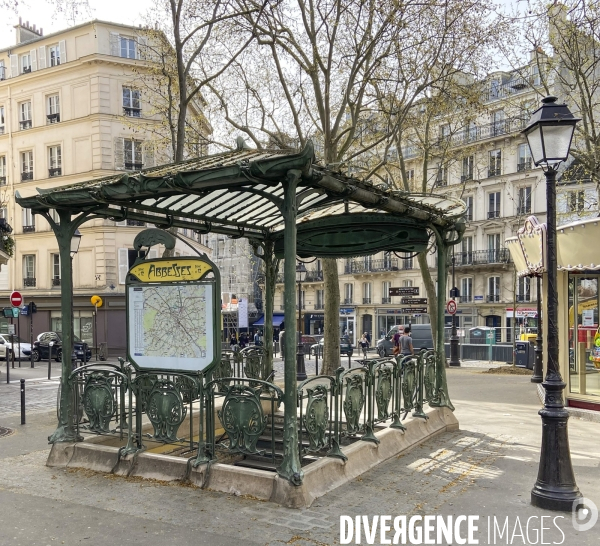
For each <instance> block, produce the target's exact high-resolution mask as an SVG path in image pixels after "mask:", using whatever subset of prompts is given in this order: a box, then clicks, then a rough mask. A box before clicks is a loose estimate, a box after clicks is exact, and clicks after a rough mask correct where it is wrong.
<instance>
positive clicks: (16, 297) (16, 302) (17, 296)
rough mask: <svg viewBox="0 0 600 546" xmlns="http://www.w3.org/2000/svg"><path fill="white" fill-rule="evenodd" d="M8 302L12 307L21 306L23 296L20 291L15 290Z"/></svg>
mask: <svg viewBox="0 0 600 546" xmlns="http://www.w3.org/2000/svg"><path fill="white" fill-rule="evenodd" d="M10 304H11V305H12V306H13V307H21V305H22V304H23V296H22V295H21V292H17V291H16V290H15V291H14V292H13V293H12V294H11V295H10Z"/></svg>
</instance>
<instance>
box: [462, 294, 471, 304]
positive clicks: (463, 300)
mask: <svg viewBox="0 0 600 546" xmlns="http://www.w3.org/2000/svg"><path fill="white" fill-rule="evenodd" d="M472 301H473V296H472V295H468V296H460V303H471V302H472Z"/></svg>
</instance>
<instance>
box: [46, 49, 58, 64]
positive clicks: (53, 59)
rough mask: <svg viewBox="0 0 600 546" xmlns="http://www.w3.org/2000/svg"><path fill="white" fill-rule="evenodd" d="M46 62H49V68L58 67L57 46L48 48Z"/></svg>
mask: <svg viewBox="0 0 600 546" xmlns="http://www.w3.org/2000/svg"><path fill="white" fill-rule="evenodd" d="M48 60H49V61H50V66H58V65H59V64H60V48H59V47H58V44H54V45H51V46H50V47H48Z"/></svg>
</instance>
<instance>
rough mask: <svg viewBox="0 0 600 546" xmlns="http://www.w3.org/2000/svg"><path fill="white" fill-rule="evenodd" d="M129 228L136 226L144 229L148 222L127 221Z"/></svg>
mask: <svg viewBox="0 0 600 546" xmlns="http://www.w3.org/2000/svg"><path fill="white" fill-rule="evenodd" d="M127 225H128V226H136V227H144V226H145V225H146V222H142V221H141V220H127Z"/></svg>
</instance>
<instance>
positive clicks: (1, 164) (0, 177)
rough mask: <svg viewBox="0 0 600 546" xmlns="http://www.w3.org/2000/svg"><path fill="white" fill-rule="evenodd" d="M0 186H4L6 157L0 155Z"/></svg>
mask: <svg viewBox="0 0 600 546" xmlns="http://www.w3.org/2000/svg"><path fill="white" fill-rule="evenodd" d="M0 186H6V156H5V155H0Z"/></svg>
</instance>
